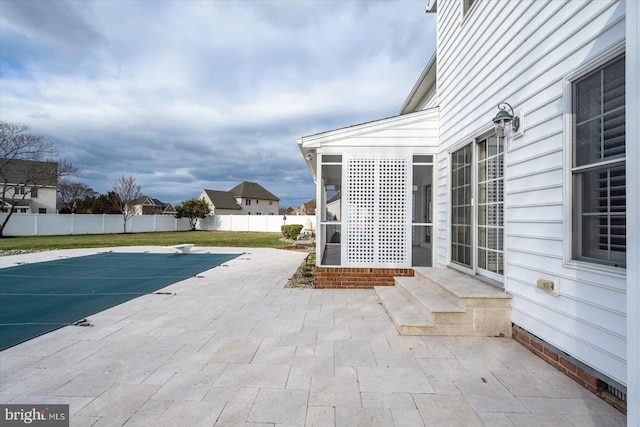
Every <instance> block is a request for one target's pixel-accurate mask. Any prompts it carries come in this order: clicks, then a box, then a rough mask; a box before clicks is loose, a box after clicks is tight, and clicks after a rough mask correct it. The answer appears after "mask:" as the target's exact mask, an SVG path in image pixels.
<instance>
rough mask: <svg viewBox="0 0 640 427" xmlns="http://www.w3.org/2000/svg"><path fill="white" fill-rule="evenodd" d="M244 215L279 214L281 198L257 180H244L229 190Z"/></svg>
mask: <svg viewBox="0 0 640 427" xmlns="http://www.w3.org/2000/svg"><path fill="white" fill-rule="evenodd" d="M229 193H231V194H233V197H234V198H235V199H236V201H237V202H238V204H239V205H240V206H241V207H242V214H243V215H278V212H279V203H280V199H279V198H277V197H276V196H274V195H273V193H271V192H269V191H268V190H267V189H266V188H264V187H263V186H261V185H260V184H258V183H255V182H248V181H244V182H241V183H240V184H238V185H236V186H235V187H233V188H232V189H231V190H229Z"/></svg>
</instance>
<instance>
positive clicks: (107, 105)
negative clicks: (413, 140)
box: [0, 0, 436, 208]
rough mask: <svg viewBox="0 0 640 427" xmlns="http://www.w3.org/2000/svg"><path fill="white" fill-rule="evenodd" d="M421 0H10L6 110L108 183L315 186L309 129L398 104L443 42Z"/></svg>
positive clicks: (287, 189) (101, 184)
mask: <svg viewBox="0 0 640 427" xmlns="http://www.w3.org/2000/svg"><path fill="white" fill-rule="evenodd" d="M426 3H427V1H426V0H415V1H373V0H371V1H337V0H335V1H330V0H323V1H315V2H307V1H235V2H234V1H203V2H198V1H186V0H183V1H175V2H174V1H152V0H146V1H142V0H139V1H122V0H117V1H110V0H100V1H52V0H42V1H38V0H30V1H22V0H2V1H0V119H1V120H3V121H6V122H21V123H26V124H28V125H29V126H30V127H31V131H32V132H33V133H35V134H40V135H44V136H46V137H48V138H50V139H51V140H52V141H54V142H55V143H56V144H57V146H58V147H59V148H60V149H61V150H62V151H63V157H64V158H65V159H66V160H69V161H71V162H72V163H74V164H75V165H76V166H79V167H81V168H82V174H81V176H79V177H78V178H77V181H80V182H83V183H85V184H86V185H88V186H90V187H91V188H93V189H94V190H96V191H98V192H99V193H106V192H107V191H109V189H110V188H111V186H112V183H113V182H114V181H115V180H116V179H117V178H118V177H119V176H121V175H132V176H134V177H135V178H136V181H137V182H138V184H140V185H141V187H142V191H143V193H144V194H145V195H148V196H152V197H155V198H158V199H160V200H162V201H164V202H171V203H174V204H178V203H180V202H182V201H184V200H186V199H188V198H192V197H197V196H198V195H199V194H200V191H201V190H202V189H203V188H207V189H213V190H229V189H231V188H232V187H234V186H235V185H237V184H239V183H240V182H242V181H255V182H258V183H260V184H261V185H262V186H264V187H265V188H267V189H268V190H269V191H271V192H272V193H274V194H275V195H276V196H278V197H279V198H280V199H281V203H280V205H281V206H282V207H287V206H293V207H294V208H295V207H297V206H298V205H300V204H301V203H302V202H304V201H307V200H309V199H312V198H314V197H315V186H314V183H313V180H312V178H311V175H310V173H309V171H308V169H307V167H306V165H305V163H304V160H303V158H302V155H301V154H300V151H299V150H298V147H297V144H296V139H298V138H300V137H302V136H306V135H312V134H315V133H318V132H323V131H328V130H332V129H337V128H340V127H344V126H350V125H353V124H358V123H363V122H367V121H371V120H377V119H380V118H384V117H389V116H393V115H396V114H398V111H399V109H400V107H401V106H402V103H403V102H404V100H405V98H406V96H407V95H408V93H409V91H410V90H411V88H412V87H413V85H414V83H415V82H416V80H417V78H418V76H419V75H420V73H421V71H422V69H423V68H424V66H425V65H426V64H427V61H428V60H429V58H430V57H431V55H432V54H433V52H434V50H435V43H436V39H435V16H434V15H431V14H425V13H424V8H425V5H426Z"/></svg>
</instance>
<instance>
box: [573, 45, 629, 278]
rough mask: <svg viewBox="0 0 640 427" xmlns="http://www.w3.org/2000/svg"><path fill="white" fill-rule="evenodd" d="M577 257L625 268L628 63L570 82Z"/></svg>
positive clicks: (610, 64)
mask: <svg viewBox="0 0 640 427" xmlns="http://www.w3.org/2000/svg"><path fill="white" fill-rule="evenodd" d="M571 93H572V101H573V119H574V120H573V129H572V131H573V144H572V145H573V164H572V169H571V174H572V186H573V247H572V252H573V258H574V259H578V260H582V261H588V262H594V263H599V264H607V265H612V266H615V267H621V268H624V267H626V261H625V259H626V246H627V244H626V167H625V143H626V138H625V60H624V56H622V57H618V58H616V59H614V60H612V61H610V62H608V63H607V64H605V65H604V66H601V67H600V68H598V69H595V70H592V71H591V72H589V73H588V74H586V75H585V76H583V77H581V78H579V79H577V80H575V81H574V82H573V83H572V91H571Z"/></svg>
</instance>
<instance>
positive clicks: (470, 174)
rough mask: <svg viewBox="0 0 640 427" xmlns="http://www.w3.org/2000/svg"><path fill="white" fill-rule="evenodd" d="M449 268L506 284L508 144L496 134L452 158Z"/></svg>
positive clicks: (462, 150)
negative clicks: (505, 240)
mask: <svg viewBox="0 0 640 427" xmlns="http://www.w3.org/2000/svg"><path fill="white" fill-rule="evenodd" d="M451 263H452V264H453V265H455V266H458V267H461V268H462V269H468V270H469V271H470V272H471V273H473V274H478V275H482V276H485V277H487V278H489V279H491V280H492V281H495V282H498V283H501V282H502V281H503V275H504V142H503V139H502V138H497V137H496V136H495V135H491V136H488V137H485V138H480V139H478V140H477V142H475V143H473V144H469V145H467V146H465V147H463V148H460V149H459V150H457V151H454V152H453V153H451Z"/></svg>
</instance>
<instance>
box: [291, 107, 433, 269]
mask: <svg viewBox="0 0 640 427" xmlns="http://www.w3.org/2000/svg"><path fill="white" fill-rule="evenodd" d="M437 129H438V110H437V108H432V109H426V110H421V111H418V112H414V113H409V114H403V115H400V116H394V117H390V118H385V119H381V120H377V121H374V122H369V123H363V124H359V125H354V126H351V127H348V128H342V129H336V130H331V131H328V132H323V133H320V134H316V135H311V136H305V137H303V138H301V139H299V140H298V145H299V148H300V150H301V151H302V154H303V155H304V158H305V159H306V161H307V165H308V166H309V169H310V171H311V174H312V176H313V178H314V181H315V182H316V200H317V207H318V208H317V210H316V212H317V216H316V221H317V224H316V230H318V233H317V239H316V253H317V254H318V257H317V258H316V259H317V265H318V267H329V268H330V267H349V268H367V269H371V268H375V269H408V268H411V267H413V266H427V267H428V266H431V265H432V264H433V259H434V246H433V243H434V242H435V241H436V239H435V236H434V235H433V232H434V229H435V228H434V226H433V217H434V215H433V212H432V209H433V206H434V200H433V197H434V194H436V192H435V191H434V184H435V183H434V168H433V165H434V163H435V160H436V159H435V157H436V153H437V145H438V136H437V135H438V134H437Z"/></svg>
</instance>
